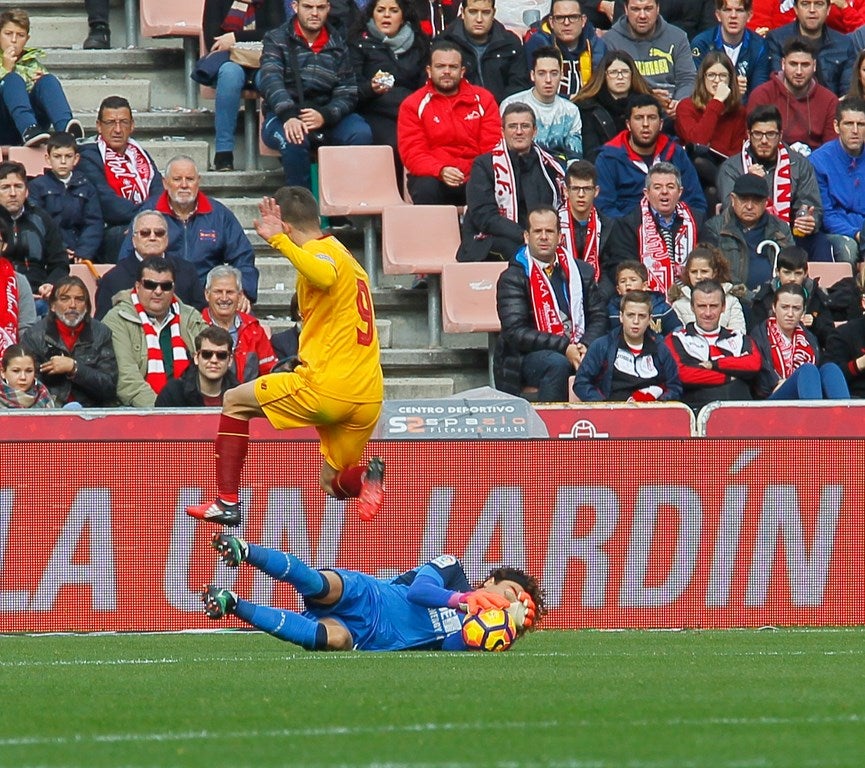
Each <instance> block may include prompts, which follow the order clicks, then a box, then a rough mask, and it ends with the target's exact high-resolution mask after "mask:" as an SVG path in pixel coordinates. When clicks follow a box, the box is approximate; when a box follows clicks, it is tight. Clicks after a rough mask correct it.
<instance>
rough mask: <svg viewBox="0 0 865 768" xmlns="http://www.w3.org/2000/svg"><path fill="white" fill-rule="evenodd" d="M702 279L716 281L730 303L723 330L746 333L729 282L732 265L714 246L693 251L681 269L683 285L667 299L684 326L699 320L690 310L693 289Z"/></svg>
mask: <svg viewBox="0 0 865 768" xmlns="http://www.w3.org/2000/svg"><path fill="white" fill-rule="evenodd" d="M701 280H716V281H718V282H719V283H721V285H722V286H723V287H724V293H725V294H726V297H727V304H726V306H725V307H724V311H723V312H722V313H721V325H722V327H724V328H729V329H730V330H731V331H739V332H740V333H747V328H746V327H745V313H744V312H743V311H742V303H741V302H740V301H739V299H738V298H736V296H734V295H733V294H732V293H731V291H733V290H734V286H733V284H732V283H731V282H730V262H729V261H727V259H726V257H725V256H724V254H723V253H721V250H720V249H719V248H716V247H715V246H714V245H698V246H697V247H696V248H694V250H693V251H691V253H690V255H689V256H688V258H687V259H686V260H685V265H684V266H683V267H682V285H674V286H671V288H670V290H669V291H667V300H668V301H669V302H670V303H671V304H672V305H673V310H674V311H675V313H676V314H677V315H678V316H679V319H680V320H681V321H682V325H687V324H688V323H693V322H694V320H695V319H696V318H695V317H694V311H693V310H692V309H691V287H692V286H694V285H696V284H697V283H699V282H700V281H701Z"/></svg>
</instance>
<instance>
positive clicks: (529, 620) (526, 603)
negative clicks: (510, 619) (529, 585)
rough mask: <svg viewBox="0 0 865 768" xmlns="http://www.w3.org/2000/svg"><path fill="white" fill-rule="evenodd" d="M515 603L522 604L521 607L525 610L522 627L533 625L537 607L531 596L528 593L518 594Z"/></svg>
mask: <svg viewBox="0 0 865 768" xmlns="http://www.w3.org/2000/svg"><path fill="white" fill-rule="evenodd" d="M517 602H518V603H522V605H523V607H524V608H525V609H526V617H525V618H524V619H523V626H524V627H530V626H532V624H534V623H535V613H536V612H537V606H536V605H535V601H534V600H532V596H531V595H530V594H529V593H528V592H520V593H519V594H518V595H517Z"/></svg>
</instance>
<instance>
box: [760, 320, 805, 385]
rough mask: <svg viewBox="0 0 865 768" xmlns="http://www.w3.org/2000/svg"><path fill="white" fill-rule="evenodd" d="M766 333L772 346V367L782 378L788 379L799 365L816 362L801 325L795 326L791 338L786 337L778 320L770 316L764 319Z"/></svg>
mask: <svg viewBox="0 0 865 768" xmlns="http://www.w3.org/2000/svg"><path fill="white" fill-rule="evenodd" d="M766 333H767V334H768V336H769V344H770V345H771V348H772V367H773V368H774V369H775V373H777V374H778V376H780V377H781V378H782V379H789V378H790V377H791V376H792V375H793V371H795V370H796V369H797V368H798V367H799V366H801V365H805V363H814V362H816V360H817V356H816V354H815V353H814V350H813V349H812V347H811V344H810V343H809V342H808V337H807V336H806V335H805V331H804V330H803V329H802V326H801V325H798V326H796V330H794V331H793V338H792V339H788V338H787V337H786V336H785V335H784V334H783V333H782V332H781V329H780V328H779V327H778V321H777V320H776V319H775V318H774V317H770V318H769V319H768V320H767V321H766Z"/></svg>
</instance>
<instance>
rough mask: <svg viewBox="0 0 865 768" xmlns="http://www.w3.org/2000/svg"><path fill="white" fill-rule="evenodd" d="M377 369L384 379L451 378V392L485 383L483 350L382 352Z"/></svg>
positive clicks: (444, 349)
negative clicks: (380, 368)
mask: <svg viewBox="0 0 865 768" xmlns="http://www.w3.org/2000/svg"><path fill="white" fill-rule="evenodd" d="M381 367H382V369H383V370H384V373H385V376H386V377H394V376H396V377H409V378H439V377H447V378H452V379H453V385H454V391H455V392H462V391H463V390H464V389H472V388H474V387H482V386H484V385H486V384H488V383H489V374H488V372H487V354H486V350H479V349H446V348H443V347H442V348H440V349H402V348H400V349H383V350H382V351H381Z"/></svg>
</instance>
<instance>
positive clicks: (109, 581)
mask: <svg viewBox="0 0 865 768" xmlns="http://www.w3.org/2000/svg"><path fill="white" fill-rule="evenodd" d="M861 449H862V441H850V440H837V441H832V440H822V441H805V440H796V441H792V440H791V441H780V440H774V441H773V440H762V441H734V440H702V441H694V440H690V441H672V440H665V441H661V440H643V441H637V440H629V441H618V440H593V441H576V440H562V441H549V440H537V441H536V440H519V441H496V442H480V443H478V442H474V443H467V442H462V441H450V442H428V441H423V442H419V443H413V442H400V441H382V442H379V443H378V444H375V445H373V446H371V447H370V450H371V451H372V452H375V453H380V454H381V455H382V456H383V457H384V458H385V460H386V462H387V494H386V502H385V507H384V509H383V510H382V512H381V513H380V515H379V517H378V518H377V519H376V520H375V521H374V522H373V523H371V524H364V523H361V522H360V521H359V520H358V519H357V514H356V511H355V509H354V506H353V504H352V503H351V502H348V503H346V502H336V501H334V500H332V499H326V497H324V495H323V494H322V493H321V491H320V489H319V488H318V465H319V460H320V459H319V456H318V446H317V444H316V443H312V442H290V441H284V440H256V441H253V442H252V443H251V445H250V453H249V459H248V461H247V466H246V470H245V472H244V478H243V481H244V488H243V497H242V501H243V503H244V510H245V519H244V526H243V527H242V528H241V529H239V533H240V535H243V536H246V537H247V538H248V539H249V540H251V541H254V542H258V543H261V544H264V545H266V546H272V547H277V548H282V549H288V550H291V551H292V552H294V553H296V554H297V555H299V556H300V557H302V558H304V559H305V560H307V561H308V562H310V563H312V564H314V565H316V566H318V567H328V566H335V567H345V568H356V569H359V570H363V571H365V572H368V573H373V574H377V575H379V576H381V577H388V576H391V575H393V574H395V573H397V572H399V571H402V570H405V569H408V568H411V567H413V566H415V565H417V564H419V563H423V562H425V561H426V560H428V559H430V558H432V557H435V556H437V555H440V554H445V553H447V554H453V555H456V556H458V557H460V558H461V559H462V561H463V563H464V564H465V566H466V568H467V571H468V573H469V576H470V578H471V579H473V580H480V579H482V578H483V577H484V576H485V575H486V574H487V573H488V572H489V570H490V568H492V567H498V566H500V565H515V566H519V567H525V568H527V569H528V570H529V571H531V572H532V573H534V574H536V575H537V576H538V578H539V579H540V580H541V582H542V584H543V586H544V588H545V590H546V594H547V601H548V604H549V606H550V614H549V616H548V618H547V626H548V627H551V628H556V627H729V626H760V625H764V624H814V625H819V624H861V623H865V601H863V600H862V599H861V585H862V583H863V580H865V579H863V570H865V540H863V537H862V535H861V532H862V530H863V527H865V525H863V524H865V519H863V518H865V512H863V506H862V504H861V480H860V477H859V469H858V468H857V467H856V466H855V463H854V462H847V461H839V459H838V457H839V456H851V455H858V454H859V453H861ZM211 452H212V443H211V442H210V441H204V440H195V441H173V442H172V441H166V442H158V443H156V444H154V443H153V442H145V441H134V442H133V441H114V442H104V443H93V442H85V441H71V442H64V443H56V442H47V441H46V442H40V443H39V445H38V446H30V447H29V449H28V450H22V447H21V444H17V445H16V444H12V443H0V467H3V475H2V481H0V631H24V630H26V631H51V630H70V631H89V630H160V629H182V628H195V627H204V626H209V624H208V622H207V620H206V619H205V618H204V617H203V615H202V614H201V604H200V602H199V599H198V592H199V590H200V586H201V584H204V583H207V582H215V583H218V584H220V585H222V586H226V587H232V588H234V589H236V590H237V591H238V592H239V593H240V594H241V595H243V596H247V597H250V598H252V599H253V600H256V601H257V602H264V603H270V604H273V605H279V606H284V607H287V608H296V607H298V601H297V598H296V596H295V595H294V593H293V591H292V590H291V589H290V588H289V587H288V586H287V585H284V584H279V585H274V583H273V582H272V581H271V580H270V579H267V578H265V577H263V576H261V575H260V574H257V572H255V571H254V569H252V568H241V569H237V570H229V569H226V568H225V567H224V566H222V565H219V564H218V563H217V558H216V556H215V554H214V553H213V551H212V550H211V549H210V548H209V538H210V534H211V533H212V532H213V530H214V527H213V526H211V525H208V524H205V523H201V522H199V521H196V520H193V519H191V518H189V517H187V516H186V515H185V514H184V512H183V508H184V506H185V505H186V504H189V503H195V502H198V501H199V500H200V499H202V498H203V497H205V496H209V495H210V494H212V493H213V482H214V479H213V469H212V458H211ZM34 455H38V456H39V457H40V458H39V461H33V460H32V457H33V456H34ZM803 457H807V461H803ZM70 467H75V470H74V471H70V470H69V468H70ZM60 477H63V481H62V482H59V481H58V478H60ZM142 493H146V494H147V498H148V503H147V508H148V510H149V513H148V514H147V515H146V516H143V515H142V513H141V510H142V507H141V498H142V496H141V495H142Z"/></svg>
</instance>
